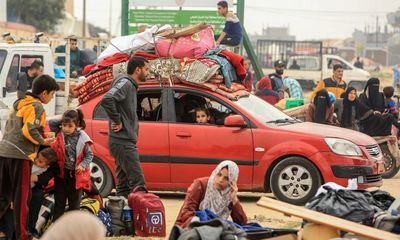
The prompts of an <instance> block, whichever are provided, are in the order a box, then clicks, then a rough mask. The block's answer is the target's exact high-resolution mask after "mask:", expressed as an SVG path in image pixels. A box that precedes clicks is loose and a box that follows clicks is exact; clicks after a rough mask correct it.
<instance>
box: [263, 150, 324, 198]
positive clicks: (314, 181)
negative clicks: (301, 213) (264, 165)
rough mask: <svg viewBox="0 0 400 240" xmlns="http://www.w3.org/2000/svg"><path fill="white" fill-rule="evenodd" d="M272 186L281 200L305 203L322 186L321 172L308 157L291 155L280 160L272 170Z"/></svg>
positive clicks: (274, 192)
mask: <svg viewBox="0 0 400 240" xmlns="http://www.w3.org/2000/svg"><path fill="white" fill-rule="evenodd" d="M270 186H271V190H272V192H273V194H274V195H275V197H276V198H278V199H279V200H281V201H284V202H287V203H291V204H295V205H304V204H306V203H307V201H308V200H310V199H311V198H312V197H314V196H315V194H316V193H317V190H318V188H319V187H320V186H321V174H320V173H319V171H318V169H317V167H315V166H314V164H312V163H311V162H310V161H308V160H307V159H304V158H301V157H289V158H286V159H284V160H282V161H280V162H279V163H278V164H277V165H276V166H275V167H274V169H273V170H272V173H271V179H270Z"/></svg>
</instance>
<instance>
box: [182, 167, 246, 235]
mask: <svg viewBox="0 0 400 240" xmlns="http://www.w3.org/2000/svg"><path fill="white" fill-rule="evenodd" d="M238 177H239V168H238V166H237V165H236V163H234V162H232V161H229V160H226V161H223V162H221V163H220V164H218V166H217V167H216V168H215V169H214V171H213V172H212V173H211V176H210V177H204V178H198V179H196V180H194V182H193V184H192V185H191V186H190V187H189V189H188V191H187V193H186V198H185V201H184V203H183V206H182V208H181V210H180V212H179V215H178V218H177V220H176V222H175V224H176V225H178V226H181V227H183V228H186V227H187V226H188V225H189V223H190V222H191V221H192V219H193V217H194V216H195V213H196V211H198V210H205V209H208V210H211V211H212V212H214V213H215V214H217V215H218V216H220V217H221V218H223V219H227V218H228V217H229V216H231V217H232V220H233V221H234V222H236V223H239V224H245V223H247V217H246V214H245V213H244V211H243V208H242V206H241V204H240V202H239V199H238V197H237V191H238V188H237V185H236V182H237V180H238Z"/></svg>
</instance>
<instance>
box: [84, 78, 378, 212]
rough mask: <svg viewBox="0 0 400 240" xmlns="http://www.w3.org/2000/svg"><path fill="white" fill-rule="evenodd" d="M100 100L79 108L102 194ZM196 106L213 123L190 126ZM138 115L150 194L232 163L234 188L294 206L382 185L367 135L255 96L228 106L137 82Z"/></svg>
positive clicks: (111, 182) (179, 88) (109, 175)
mask: <svg viewBox="0 0 400 240" xmlns="http://www.w3.org/2000/svg"><path fill="white" fill-rule="evenodd" d="M101 98H102V96H99V97H97V98H95V99H93V100H91V101H89V102H87V103H85V104H83V105H82V106H80V108H81V109H82V110H83V112H84V114H85V118H86V124H87V129H86V131H87V133H88V134H89V136H90V137H91V138H92V140H93V141H94V145H93V152H94V155H95V159H94V161H93V165H92V176H93V177H95V178H96V179H97V181H96V184H97V186H98V187H99V189H100V191H101V193H102V194H103V195H107V194H108V193H110V191H111V190H112V188H113V187H114V186H115V181H116V179H115V174H114V159H113V158H112V157H111V156H110V154H109V149H108V145H107V141H108V136H107V135H108V121H107V115H106V113H105V111H104V109H103V108H102V107H101V106H100V104H99V102H100V100H101ZM197 107H206V108H208V109H209V110H210V112H211V113H212V114H211V115H212V122H213V123H214V124H207V125H201V124H196V123H194V111H193V109H194V108H197ZM137 114H138V116H139V119H140V130H139V141H138V147H139V152H140V161H141V162H142V167H143V170H144V175H145V178H146V182H147V186H148V187H149V188H150V189H152V190H186V188H187V187H188V186H189V185H190V184H191V183H192V182H193V180H194V179H195V178H198V177H203V176H209V175H210V173H211V171H212V170H213V169H214V168H215V166H216V165H217V164H218V163H219V162H221V161H223V160H225V159H229V160H233V161H235V162H236V163H237V164H238V165H239V168H240V177H239V182H238V186H239V189H240V190H242V191H261V192H263V191H265V192H271V191H272V192H273V193H274V195H275V196H276V197H277V198H278V199H280V200H283V201H285V202H289V203H294V204H304V203H305V202H307V200H309V199H310V198H311V197H313V196H314V195H315V193H316V191H317V189H318V187H319V186H320V185H321V184H323V183H325V182H336V183H338V184H341V185H347V179H348V178H357V179H358V183H359V186H360V187H362V188H366V187H372V186H375V187H376V186H381V185H382V178H381V175H380V174H381V173H382V172H383V169H384V167H383V161H382V154H381V151H380V148H379V146H378V145H377V143H376V142H375V141H374V140H373V139H372V138H371V137H369V136H367V135H364V134H362V133H359V132H355V131H351V130H347V129H343V128H337V127H331V126H326V125H320V124H314V123H308V122H307V123H303V122H300V121H298V120H295V119H292V118H290V117H288V116H287V115H285V114H284V113H282V112H281V111H279V110H277V109H276V108H274V107H273V106H271V105H269V104H268V103H266V102H264V101H263V100H261V99H260V98H258V97H256V96H254V95H250V96H249V97H244V98H240V99H238V100H237V101H231V100H229V99H227V98H226V97H224V96H221V95H219V94H217V93H215V92H212V91H208V90H205V89H203V88H198V87H193V86H188V85H174V86H172V87H161V86H160V85H157V84H144V85H141V86H140V90H139V93H138V112H137Z"/></svg>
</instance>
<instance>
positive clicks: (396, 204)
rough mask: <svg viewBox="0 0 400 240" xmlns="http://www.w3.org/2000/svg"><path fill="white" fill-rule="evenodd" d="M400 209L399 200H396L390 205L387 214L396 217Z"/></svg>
mask: <svg viewBox="0 0 400 240" xmlns="http://www.w3.org/2000/svg"><path fill="white" fill-rule="evenodd" d="M399 208H400V198H397V199H396V200H395V201H394V202H393V203H392V205H390V207H389V209H388V212H389V213H391V214H392V215H393V216H397V215H398V214H399Z"/></svg>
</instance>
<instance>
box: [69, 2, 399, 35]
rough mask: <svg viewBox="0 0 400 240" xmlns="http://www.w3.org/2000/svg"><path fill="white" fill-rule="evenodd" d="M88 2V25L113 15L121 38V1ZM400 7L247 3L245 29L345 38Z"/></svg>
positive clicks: (115, 30)
mask: <svg viewBox="0 0 400 240" xmlns="http://www.w3.org/2000/svg"><path fill="white" fill-rule="evenodd" d="M165 1H170V0H165ZM172 1H173V0H172ZM199 1H200V0H199ZM86 2H87V6H86V8H87V13H86V16H87V20H88V21H89V22H91V23H93V24H95V25H97V26H100V27H103V28H105V29H107V30H108V29H109V26H110V24H109V14H110V13H111V28H112V32H113V34H114V35H119V34H120V28H121V25H120V16H121V1H120V0H87V1H86ZM110 2H111V11H110V10H109V9H110V8H109V6H110ZM211 7H213V6H211ZM399 7H400V0H380V1H377V0H334V1H327V0H245V16H244V18H245V21H244V25H245V27H246V29H247V31H248V33H250V34H252V33H254V32H258V33H261V29H262V27H263V26H264V27H267V26H271V27H283V26H287V27H289V29H290V34H292V35H296V37H297V39H298V40H305V39H322V38H346V37H351V34H352V32H353V30H354V28H358V29H360V30H364V26H365V25H366V24H368V25H370V27H371V28H373V29H375V24H376V17H377V16H378V17H379V22H380V23H381V26H382V28H383V23H386V21H387V20H386V13H388V12H394V11H396V10H397V9H398V8H399ZM82 9H83V7H82V1H81V0H79V1H75V13H74V14H75V16H77V17H78V18H79V19H82ZM371 30H372V29H371Z"/></svg>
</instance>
